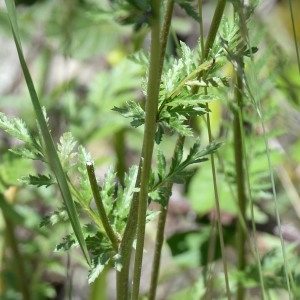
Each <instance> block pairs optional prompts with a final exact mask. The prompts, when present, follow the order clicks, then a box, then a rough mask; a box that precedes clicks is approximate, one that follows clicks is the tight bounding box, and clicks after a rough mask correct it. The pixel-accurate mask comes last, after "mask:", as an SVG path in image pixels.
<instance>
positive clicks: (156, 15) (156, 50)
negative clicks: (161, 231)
mask: <svg viewBox="0 0 300 300" xmlns="http://www.w3.org/2000/svg"><path fill="white" fill-rule="evenodd" d="M160 2H161V1H160V0H152V1H151V7H152V23H151V29H152V30H151V49H150V68H149V78H148V88H147V101H146V106H145V113H146V118H145V127H144V140H143V148H142V172H141V186H140V192H139V208H138V223H137V243H136V253H135V261H134V270H133V284H132V299H133V300H137V299H138V297H139V289H140V278H141V270H142V261H143V251H144V238H145V226H146V212H147V205H148V201H147V200H148V182H149V176H150V171H151V163H152V154H153V147H154V137H155V131H156V116H157V107H158V95H159V84H160V4H161V3H160Z"/></svg>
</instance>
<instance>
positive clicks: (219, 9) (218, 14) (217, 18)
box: [203, 0, 226, 58]
mask: <svg viewBox="0 0 300 300" xmlns="http://www.w3.org/2000/svg"><path fill="white" fill-rule="evenodd" d="M225 6H226V0H219V1H218V4H217V6H216V9H215V13H214V16H213V19H212V22H211V25H210V28H209V33H208V35H207V38H206V42H205V47H204V53H203V57H205V58H207V57H208V55H209V52H210V50H211V48H212V46H213V44H214V42H215V39H216V36H217V32H218V30H219V27H220V23H221V21H222V17H223V13H224V9H225Z"/></svg>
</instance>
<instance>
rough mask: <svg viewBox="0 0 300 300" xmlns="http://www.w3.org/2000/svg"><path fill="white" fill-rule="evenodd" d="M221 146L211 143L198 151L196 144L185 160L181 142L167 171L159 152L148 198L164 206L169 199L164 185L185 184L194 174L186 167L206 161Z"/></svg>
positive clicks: (164, 161)
mask: <svg viewBox="0 0 300 300" xmlns="http://www.w3.org/2000/svg"><path fill="white" fill-rule="evenodd" d="M221 145H222V143H218V142H213V143H211V144H210V145H208V146H206V147H205V148H204V149H202V150H199V148H200V143H199V142H196V143H194V145H193V146H192V147H191V148H190V150H189V153H188V155H187V156H186V158H185V159H183V142H182V141H181V142H179V143H178V144H177V146H176V149H175V152H174V155H173V157H172V162H171V164H170V167H169V170H168V171H167V163H166V158H165V156H164V154H163V153H162V152H161V151H159V152H158V154H157V168H158V171H157V180H155V175H154V174H153V175H152V178H151V184H150V197H151V198H152V199H153V200H155V201H158V202H159V203H160V204H161V205H163V206H165V205H166V204H167V202H166V200H167V199H168V198H169V197H170V191H169V190H168V189H166V187H165V185H166V184H167V183H185V182H186V180H187V179H188V178H189V177H190V176H191V175H192V174H193V173H194V172H193V171H191V170H189V169H188V167H189V166H191V165H193V164H198V163H201V162H205V161H207V160H208V158H207V156H208V155H211V154H213V153H214V152H215V151H216V150H217V149H218V148H219V147H220V146H221Z"/></svg>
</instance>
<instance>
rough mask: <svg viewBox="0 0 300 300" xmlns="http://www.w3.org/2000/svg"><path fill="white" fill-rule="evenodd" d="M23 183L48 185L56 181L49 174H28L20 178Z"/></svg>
mask: <svg viewBox="0 0 300 300" xmlns="http://www.w3.org/2000/svg"><path fill="white" fill-rule="evenodd" d="M20 182H21V183H23V184H31V185H36V186H37V187H41V186H45V187H48V186H50V185H52V184H55V183H56V180H55V179H54V178H53V177H52V176H51V175H48V176H47V175H43V174H38V175H37V176H34V175H28V176H24V177H22V178H21V179H20Z"/></svg>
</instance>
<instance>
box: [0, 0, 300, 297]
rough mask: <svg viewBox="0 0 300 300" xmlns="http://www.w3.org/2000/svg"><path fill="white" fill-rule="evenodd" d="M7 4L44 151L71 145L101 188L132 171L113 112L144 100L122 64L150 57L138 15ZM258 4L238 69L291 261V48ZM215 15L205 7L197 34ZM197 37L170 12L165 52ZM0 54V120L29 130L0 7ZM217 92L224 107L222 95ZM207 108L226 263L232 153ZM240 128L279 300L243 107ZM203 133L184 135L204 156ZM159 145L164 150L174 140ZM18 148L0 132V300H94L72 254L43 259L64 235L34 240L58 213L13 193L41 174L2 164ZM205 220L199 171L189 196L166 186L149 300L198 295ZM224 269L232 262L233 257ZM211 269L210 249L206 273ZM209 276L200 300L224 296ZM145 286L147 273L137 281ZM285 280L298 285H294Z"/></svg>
mask: <svg viewBox="0 0 300 300" xmlns="http://www.w3.org/2000/svg"><path fill="white" fill-rule="evenodd" d="M15 2H16V5H17V12H18V18H19V19H18V20H19V26H20V29H21V38H22V41H23V46H24V51H25V54H26V59H27V63H28V65H29V67H30V70H31V73H32V77H33V78H34V82H35V84H36V87H37V90H38V94H39V97H40V99H41V102H42V105H43V106H45V107H46V109H47V112H48V116H49V120H50V126H51V129H52V133H53V135H54V138H55V139H56V141H58V140H59V138H60V136H61V135H62V134H63V133H64V132H67V131H70V132H72V134H73V135H74V136H75V138H76V139H77V140H78V141H79V143H80V144H83V145H85V146H86V147H87V148H88V150H89V151H90V152H91V154H92V156H93V158H94V159H95V161H96V165H97V176H98V177H99V178H103V174H104V172H105V171H106V170H107V168H108V166H109V165H111V164H113V165H115V166H116V169H117V172H118V176H119V178H120V180H122V177H123V175H124V172H125V171H126V170H127V169H128V167H129V166H130V165H132V164H133V163H138V159H139V152H140V148H141V137H142V131H141V130H140V129H134V130H133V129H132V128H131V127H130V126H129V122H127V120H126V119H123V118H122V117H120V116H119V115H118V114H117V113H116V112H113V111H112V110H111V109H112V108H113V107H114V106H122V105H123V104H125V103H126V101H128V100H136V101H142V100H143V99H144V97H145V96H144V95H143V94H142V93H141V91H140V86H141V84H143V80H144V79H143V74H144V70H143V69H142V68H141V67H140V66H139V65H137V64H135V63H134V61H133V60H132V59H130V56H132V55H133V54H134V53H136V52H137V51H139V50H141V49H146V50H147V49H148V47H149V29H148V27H147V14H145V13H143V12H141V10H139V7H138V6H135V5H132V4H134V3H135V1H128V2H125V1H124V2H123V3H124V5H119V4H118V5H117V1H105V0H100V1H96V0H95V1H92V0H65V1H64V3H63V5H62V1H60V0H41V1H38V0H37V1H35V0H28V1H25V0H16V1H15ZM121 2H122V1H121ZM250 2H251V1H250ZM260 2H261V5H259V7H258V8H257V10H256V12H255V14H254V15H253V18H252V19H253V20H252V23H251V26H250V28H251V36H252V39H253V40H254V41H255V42H256V43H257V44H256V45H254V46H258V48H259V51H258V53H257V56H256V58H255V59H256V61H257V64H256V65H255V66H256V69H255V70H253V69H250V67H249V74H250V76H249V77H250V78H251V74H252V73H251V72H253V73H254V75H253V76H255V77H256V78H255V80H254V79H253V82H249V84H250V85H251V84H252V85H255V82H258V83H259V85H260V86H259V87H258V86H252V88H253V90H254V91H255V92H256V93H258V94H259V95H260V98H261V99H262V111H263V112H264V121H265V126H266V128H267V131H268V141H269V145H270V148H271V149H272V155H271V159H272V166H273V167H274V170H275V181H276V190H277V198H278V205H279V209H280V216H281V219H282V231H283V236H284V239H285V240H286V241H288V242H291V245H296V248H291V250H290V252H291V253H294V254H295V252H296V253H297V251H298V250H299V249H298V247H299V244H300V223H299V217H300V197H299V192H300V185H299V182H300V167H299V162H300V155H299V153H300V140H299V136H300V114H299V104H300V93H299V90H300V76H299V70H298V65H297V55H296V50H295V39H294V36H293V30H292V26H291V15H290V11H289V5H288V1H287V0H281V1H260ZM266 2H268V3H266ZM191 3H192V4H193V1H192V2H191ZM215 3H216V1H204V14H203V15H204V26H205V32H207V30H208V28H209V24H210V21H211V17H212V13H213V11H214V7H215ZM292 3H293V14H294V18H295V21H296V24H295V25H296V26H295V27H296V42H297V43H299V40H300V23H299V22H300V18H299V15H300V2H299V1H298V0H295V1H292ZM230 17H231V11H230V10H228V18H230ZM197 28H198V25H197V23H196V21H194V20H193V19H192V18H190V17H188V16H187V15H186V14H185V12H184V11H183V10H181V9H180V8H179V7H176V9H175V12H174V16H173V20H172V35H173V37H170V42H169V45H168V50H167V51H168V53H169V54H175V55H176V42H177V41H178V40H181V41H184V42H185V43H187V44H188V45H189V46H191V47H194V46H196V45H197V40H198V37H199V32H198V30H197ZM0 44H1V47H0V62H1V63H0V110H1V111H2V112H5V113H7V114H8V115H10V116H19V117H21V118H22V119H23V120H24V121H25V122H26V123H27V124H29V126H30V127H31V128H32V129H34V128H36V120H35V118H34V117H33V110H32V107H31V103H30V100H29V95H28V93H27V88H26V85H25V84H24V81H23V75H22V72H21V69H20V67H19V63H18V60H17V55H16V51H15V46H14V43H13V40H12V37H11V32H10V28H9V23H8V19H7V15H6V9H5V5H4V1H0ZM246 70H247V65H246ZM230 72H231V70H230V67H228V68H225V69H224V73H225V74H230ZM216 93H218V94H222V93H223V95H224V93H225V92H224V91H222V90H220V91H216ZM223 98H224V97H223ZM210 108H211V110H212V113H211V118H212V126H213V133H214V136H215V137H216V138H218V139H220V140H222V141H224V142H225V146H224V149H225V150H224V149H223V152H222V158H221V159H219V163H218V170H219V183H220V186H219V188H220V195H221V210H222V223H223V225H224V234H225V242H226V244H227V245H228V247H227V250H228V252H229V254H230V253H231V248H232V238H233V236H234V230H235V229H234V228H235V220H236V217H237V213H238V212H237V209H236V204H235V202H234V201H233V196H232V191H231V189H230V178H231V177H230V176H231V174H232V157H233V154H232V135H231V132H230V126H229V125H230V122H231V121H232V120H231V117H230V114H229V112H228V103H227V102H225V101H224V102H222V101H215V102H213V103H212V106H211V107H210ZM247 116H248V120H247V122H245V124H244V126H245V128H248V129H249V139H248V140H247V147H248V149H251V150H252V151H250V152H249V155H250V156H252V159H251V164H250V167H251V171H250V174H252V175H253V176H251V178H250V179H251V180H252V182H251V186H252V189H253V191H252V192H253V197H254V200H255V203H256V205H255V209H256V220H255V222H256V223H257V229H258V232H259V234H258V237H259V238H258V240H257V243H258V247H259V249H260V251H261V253H265V255H266V256H265V258H264V264H265V265H264V267H265V268H266V270H268V268H269V269H270V278H269V280H270V282H269V283H268V284H269V286H268V287H269V288H270V290H271V292H270V295H271V297H273V298H271V299H279V296H278V295H280V297H285V295H286V294H285V293H284V289H285V287H284V284H283V283H282V281H281V280H282V269H281V267H282V261H281V257H280V255H279V254H278V253H277V252H276V250H274V249H277V248H276V247H279V245H280V241H279V239H278V228H277V223H276V218H275V215H274V206H273V202H272V201H271V198H272V193H271V185H270V182H269V180H268V179H267V178H268V174H269V169H268V161H267V156H266V154H265V145H264V140H263V139H262V138H261V137H262V127H261V124H260V120H259V118H258V117H257V115H256V112H255V111H254V110H253V108H251V106H250V105H249V107H248V112H247ZM203 126H204V124H203V121H201V120H198V121H197V122H196V124H195V129H196V130H197V131H198V133H199V135H200V136H202V135H203V136H202V140H203V143H206V142H207V138H206V137H205V132H204V130H203ZM203 132H204V133H203ZM170 141H172V142H173V140H172V138H171V139H170ZM18 143H19V142H18V141H16V140H14V139H11V138H9V137H8V136H7V135H6V134H5V133H4V132H2V131H0V194H1V199H0V200H1V208H2V214H0V231H1V235H0V269H1V277H0V295H1V299H22V296H21V293H20V289H22V284H20V282H23V284H25V285H26V286H27V288H28V289H29V290H30V294H31V295H32V296H31V297H30V299H65V298H66V297H68V295H69V296H70V295H71V296H70V297H71V298H70V299H96V298H95V296H94V294H93V293H94V292H93V287H92V288H90V287H88V286H87V284H86V282H87V280H86V274H87V271H86V270H85V268H84V264H83V261H82V258H81V257H80V255H79V253H78V252H76V251H71V252H70V253H68V254H62V253H55V252H53V249H54V246H55V245H56V244H57V243H59V242H60V240H59V238H60V237H61V236H62V235H63V234H65V233H67V232H68V230H69V227H68V225H67V224H61V225H59V226H56V227H55V231H49V230H45V229H44V228H40V226H39V225H40V223H41V220H42V218H43V217H44V216H46V215H47V214H48V213H49V212H50V211H53V210H55V209H56V208H57V207H59V206H60V204H61V201H60V200H59V196H58V194H57V191H56V190H55V189H53V188H52V187H49V188H39V189H36V188H34V187H32V188H28V187H26V188H24V186H23V184H22V183H21V182H20V181H19V180H18V179H19V178H21V177H22V176H24V175H27V174H28V173H33V174H34V173H35V172H36V171H35V170H41V168H43V166H42V165H40V164H37V163H32V162H29V161H27V160H24V159H22V158H20V157H18V156H16V155H14V154H12V153H11V152H9V151H8V149H9V148H12V147H15V146H18ZM162 147H165V149H167V151H168V149H172V144H171V142H170V144H169V143H168V142H166V143H165V144H164V145H162ZM170 151H171V150H170ZM170 151H169V152H170ZM224 165H225V166H226V167H225V168H224ZM214 220H215V214H214V195H213V187H212V184H211V170H210V168H207V167H206V168H204V167H201V168H199V169H198V170H197V171H196V173H195V175H194V176H193V177H192V178H191V180H190V182H188V184H187V185H185V186H184V187H182V186H176V187H175V190H174V192H173V196H172V201H171V203H170V213H169V220H168V224H167V229H166V231H167V232H166V234H167V237H168V245H166V246H165V249H164V257H165V258H164V259H165V261H164V264H165V263H166V265H167V266H168V267H166V266H164V267H163V268H162V271H161V273H162V275H161V279H160V283H161V287H160V289H159V295H158V299H167V298H168V299H199V297H200V296H199V295H202V294H201V293H202V292H203V290H204V286H203V281H202V280H201V276H199V273H200V272H203V273H204V274H205V272H206V271H205V270H207V268H208V258H207V257H208V253H207V251H208V244H209V235H210V230H211V226H212V225H210V224H211V223H213V222H214ZM249 220H250V212H249ZM151 226H152V225H150V227H149V232H148V235H147V239H148V243H147V247H148V248H149V249H150V250H149V251H150V252H151V241H152V240H153V238H154V237H153V234H152V233H151ZM199 228H200V229H201V230H200V233H199ZM216 247H217V248H218V245H216ZM295 249H296V250H295ZM290 252H289V253H290ZM231 256H232V257H231V258H232V261H233V262H234V260H235V259H234V254H233V253H232V255H231ZM219 258H220V253H219V252H218V249H217V251H216V255H215V259H216V261H217V260H218V259H219ZM293 259H294V260H295V261H294V263H293V266H294V268H295V269H294V271H295V274H296V275H297V276H298V274H300V268H299V267H300V264H299V263H300V261H299V259H296V258H295V256H293ZM145 264H147V262H145ZM21 266H23V271H21V270H20V267H21ZM254 266H255V265H254ZM254 266H252V267H253V268H255V267H254ZM250 267H251V265H250ZM250 267H249V268H250ZM22 272H23V273H22ZM215 272H216V274H215V276H216V278H215V282H214V286H215V291H216V292H215V295H210V298H207V299H222V297H221V296H220V291H222V288H223V287H224V283H221V279H220V278H221V277H220V276H221V275H220V274H218V272H217V271H215ZM280 272H281V273H280ZM253 274H255V271H253V269H251V268H250V270H248V273H247V274H244V275H243V276H244V280H245V281H246V280H247V284H248V286H249V288H253V290H252V297H253V298H251V299H254V298H255V296H257V294H256V290H255V287H256V283H257V280H258V279H257V278H255V276H254V275H253ZM252 275H253V277H251V276H252ZM20 276H21V278H19V277H20ZM108 276H110V275H108ZM232 276H233V277H234V276H238V275H236V274H235V275H232ZM297 276H296V277H297ZM146 278H147V274H146V275H145V279H144V280H147V279H146ZM297 278H298V280H300V276H298V277H297ZM24 279H25V282H24ZM272 280H273V281H272ZM111 281H113V279H111V280H110V281H109V282H111ZM98 284H99V285H98V287H99V286H101V283H98ZM23 288H24V287H23ZM25 288H26V287H25ZM112 288H113V284H108V291H107V299H114V298H113V297H114V296H113V295H114V292H113V291H110V289H112ZM250 290H251V289H250ZM280 293H282V294H280ZM257 297H258V296H257ZM299 297H300V296H299ZM249 299H250V298H249ZM257 299H259V298H257ZM282 299H284V298H282Z"/></svg>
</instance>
